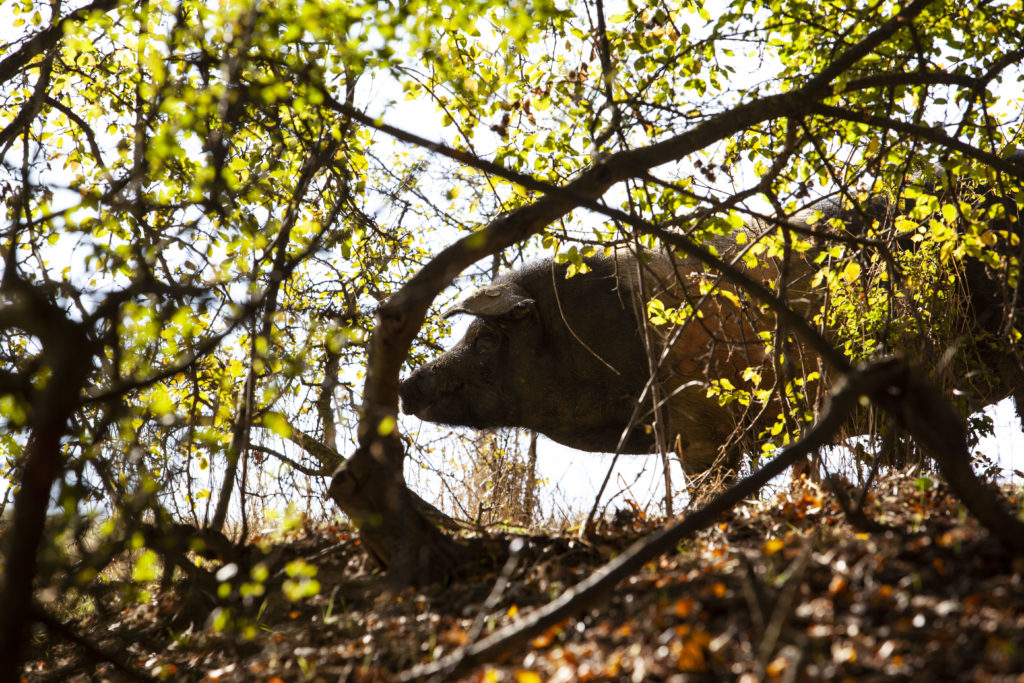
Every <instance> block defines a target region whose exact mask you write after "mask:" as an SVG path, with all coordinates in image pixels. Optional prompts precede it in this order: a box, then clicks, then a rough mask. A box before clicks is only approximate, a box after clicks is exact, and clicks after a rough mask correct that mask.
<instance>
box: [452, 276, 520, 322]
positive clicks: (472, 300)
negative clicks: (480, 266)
mask: <svg viewBox="0 0 1024 683" xmlns="http://www.w3.org/2000/svg"><path fill="white" fill-rule="evenodd" d="M535 303H536V302H535V301H534V300H533V299H532V298H530V295H529V294H528V293H527V291H526V290H525V289H523V288H522V287H520V286H519V285H517V284H515V283H514V282H505V283H502V284H500V285H489V286H487V287H483V288H482V289H480V290H479V291H477V292H474V293H473V294H471V295H469V296H468V297H466V299H464V300H463V301H461V302H459V303H457V304H455V305H454V306H452V307H451V308H449V309H448V310H447V311H445V312H444V313H442V314H441V317H442V318H448V317H451V316H453V315H455V314H456V313H469V314H470V315H475V316H479V317H481V318H506V317H507V318H522V317H525V316H526V315H527V314H528V313H529V312H530V311H531V310H532V309H533V305H534V304H535Z"/></svg>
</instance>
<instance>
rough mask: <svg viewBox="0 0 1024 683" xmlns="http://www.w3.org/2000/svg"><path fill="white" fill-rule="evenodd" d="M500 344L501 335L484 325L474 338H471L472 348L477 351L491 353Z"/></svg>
mask: <svg viewBox="0 0 1024 683" xmlns="http://www.w3.org/2000/svg"><path fill="white" fill-rule="evenodd" d="M500 345H501V337H500V336H499V335H498V333H497V332H495V331H494V330H489V329H487V328H486V327H485V328H484V329H482V330H480V333H479V334H477V336H476V339H474V340H473V350H474V351H476V352H477V353H493V352H495V351H497V350H498V347H499V346H500Z"/></svg>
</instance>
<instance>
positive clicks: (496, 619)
mask: <svg viewBox="0 0 1024 683" xmlns="http://www.w3.org/2000/svg"><path fill="white" fill-rule="evenodd" d="M1003 493H1004V494H1005V495H1006V497H1007V500H1008V501H1009V503H1010V504H1011V505H1012V506H1013V508H1014V509H1015V510H1017V511H1018V512H1019V511H1020V510H1021V509H1022V507H1024V494H1022V493H1021V490H1020V488H1019V487H1006V486H1004V487H1003ZM863 512H864V513H865V514H866V516H867V518H868V519H870V520H871V521H872V522H874V523H876V525H884V526H885V527H886V528H885V529H882V528H881V527H878V526H876V527H874V529H873V530H872V531H871V532H868V531H864V530H863V525H861V527H855V526H854V525H852V524H851V522H850V521H849V518H848V517H847V516H846V515H844V514H843V512H842V511H841V510H840V509H839V507H838V506H837V503H836V499H835V496H834V495H833V494H832V493H831V492H830V491H827V490H824V489H821V488H819V487H817V486H815V485H813V484H810V483H808V482H806V481H797V482H794V483H792V484H791V485H789V487H788V488H787V489H786V490H783V491H782V492H781V493H779V494H777V495H776V496H775V497H774V498H773V499H771V500H767V501H761V502H750V503H747V504H744V505H742V506H740V507H737V508H735V509H734V510H733V511H732V512H731V513H730V514H729V515H728V516H726V517H723V518H722V519H721V521H720V523H718V524H717V525H715V526H714V527H713V528H711V529H708V530H706V531H704V532H702V533H701V534H699V535H698V536H697V537H696V538H694V539H692V540H690V541H687V542H686V543H684V544H682V545H681V546H679V547H678V549H677V552H675V553H671V554H668V555H664V556H662V557H661V558H660V559H659V560H658V561H656V562H651V563H648V564H647V565H646V566H645V567H644V568H643V570H642V571H640V572H639V573H637V574H635V575H634V576H632V577H631V578H629V579H627V580H625V581H623V582H622V583H620V584H619V586H618V587H617V589H616V590H615V591H614V592H613V593H612V594H611V595H610V596H606V597H605V598H604V599H602V601H601V602H600V603H599V604H598V605H597V606H596V607H592V608H589V609H586V610H585V611H584V613H583V614H582V615H580V616H579V617H578V618H575V619H570V620H568V621H566V622H563V623H562V624H561V625H559V626H558V627H556V628H553V629H550V630H548V631H546V632H543V633H540V634H537V635H535V636H533V637H532V638H531V639H530V641H529V644H528V645H527V646H526V647H525V648H517V649H514V650H513V651H512V652H511V653H510V654H509V655H507V656H505V657H504V658H502V659H501V660H499V661H494V662H491V663H489V664H487V665H484V666H481V667H479V668H477V669H475V670H473V671H472V672H471V673H470V674H468V675H465V676H462V677H461V678H459V679H458V680H466V681H488V682H489V681H516V682H517V683H529V682H532V681H551V682H554V681H684V680H714V681H718V680H743V681H755V680H772V681H776V680H777V681H800V680H844V679H845V680H856V681H873V680H886V681H900V680H906V681H1024V557H1016V558H1015V557H1013V556H1012V555H1011V554H1009V553H1007V552H1005V551H1003V550H1002V549H1001V548H1000V546H998V545H997V544H996V543H995V541H993V540H992V539H991V538H990V537H989V535H988V534H987V533H986V532H985V531H984V529H982V528H981V527H980V526H979V524H978V523H977V522H976V521H974V520H973V519H972V518H970V517H969V516H967V514H966V513H965V511H964V508H963V506H962V505H961V504H960V503H959V502H958V501H957V500H956V499H955V498H954V496H953V495H952V494H951V493H950V491H949V490H948V489H947V488H946V486H945V485H944V484H943V483H942V482H941V481H939V480H938V479H937V478H934V477H932V478H927V477H921V476H912V475H900V474H894V475H888V476H887V477H885V478H883V479H882V480H880V481H878V482H877V483H876V484H875V485H874V486H873V487H872V489H871V492H870V493H869V494H868V495H867V496H866V500H865V502H864V506H863ZM661 524H662V522H661V521H659V520H649V519H644V518H643V517H642V516H641V515H638V514H637V513H635V512H631V511H628V510H627V511H624V512H623V513H620V514H618V515H616V522H614V523H610V524H609V525H607V526H606V527H605V528H604V529H602V530H600V531H599V532H598V533H597V534H595V535H593V536H592V537H590V538H588V539H587V540H585V541H584V540H580V539H579V538H577V537H576V535H575V534H569V533H561V534H551V535H546V536H530V537H528V538H525V541H526V543H525V547H524V549H523V550H522V551H521V553H520V554H519V561H518V564H517V566H516V569H515V571H514V572H512V574H511V575H510V579H511V580H510V582H509V584H508V586H507V587H506V589H505V590H504V591H502V592H501V594H500V595H499V596H496V602H495V601H494V599H492V601H491V603H490V604H491V605H493V606H490V607H487V608H485V603H486V602H487V601H488V596H489V595H490V594H491V592H492V588H493V587H494V585H495V581H496V578H497V574H496V573H495V572H490V573H488V574H485V575H483V576H479V577H477V578H475V579H460V580H458V581H456V582H453V583H451V584H450V585H447V586H440V585H436V586H431V587H427V588H425V589H421V590H415V591H414V590H405V591H395V590H392V589H389V588H388V586H387V584H386V583H385V582H384V581H383V580H382V578H381V577H380V575H379V574H376V573H374V572H373V571H372V564H373V563H372V561H370V560H369V559H368V558H367V557H366V556H365V554H364V553H363V551H362V550H361V549H360V547H359V544H358V541H357V540H356V538H355V536H353V535H352V534H350V533H348V532H346V531H344V530H340V529H338V528H334V527H331V528H322V529H317V530H305V531H303V532H302V533H300V534H296V535H294V537H292V538H290V539H284V540H280V541H278V542H277V544H276V548H275V552H277V551H281V552H283V557H286V558H287V557H290V558H303V559H305V561H306V562H308V563H309V564H310V565H313V566H315V567H316V568H317V576H316V578H317V580H318V581H319V583H320V591H319V593H318V594H317V595H316V596H314V597H310V598H305V599H301V600H297V601H294V602H292V601H289V600H286V599H285V598H284V597H282V596H281V592H280V591H279V590H278V591H275V593H274V597H272V598H271V599H267V600H263V599H262V598H260V599H258V600H257V599H250V600H248V601H239V602H237V604H236V607H235V608H234V611H233V612H231V613H230V614H233V615H235V617H236V618H235V621H234V622H232V623H231V626H230V627H228V628H224V629H222V630H219V631H218V630H217V629H215V628H214V627H213V622H214V621H217V619H216V618H213V617H211V616H210V614H209V613H207V615H206V616H205V618H196V619H195V623H193V624H191V625H190V624H188V623H185V621H186V619H183V615H184V614H187V613H188V612H189V609H187V608H186V607H187V605H189V604H191V605H192V608H190V609H192V611H195V610H194V608H195V601H194V600H193V601H192V602H191V603H190V590H191V589H189V588H188V587H187V586H186V584H185V583H183V582H179V583H177V584H174V585H173V586H172V588H170V589H165V590H162V591H157V590H154V591H153V592H152V594H151V595H150V596H149V598H148V599H144V600H142V601H138V600H136V603H135V604H132V605H129V606H124V605H108V606H106V607H105V608H104V609H102V610H94V611H92V612H91V613H89V614H86V615H84V616H81V617H78V618H76V619H73V620H70V621H68V622H67V623H66V624H65V625H66V627H68V629H69V630H70V631H73V632H74V634H77V635H75V636H71V635H70V634H69V633H68V632H64V631H62V630H61V629H60V628H58V627H52V626H51V627H50V628H48V629H45V630H44V629H42V627H40V628H39V630H37V632H36V633H35V637H34V642H33V646H32V647H33V649H32V653H31V660H30V663H29V664H28V665H27V667H26V668H25V672H24V676H25V679H26V680H28V681H58V680H59V681H86V680H115V681H116V680H130V678H131V676H130V675H129V674H125V673H123V672H122V671H120V670H118V669H117V668H116V667H115V665H114V664H113V663H111V662H110V661H104V660H105V658H107V657H109V658H110V659H114V660H117V661H119V662H120V664H121V665H122V666H124V667H125V668H126V669H130V670H132V671H134V672H136V673H137V674H138V675H140V676H143V677H152V678H154V679H163V680H203V681H225V682H226V681H279V680H282V681H307V680H308V681H338V680H341V681H348V680H351V681H390V680H394V679H395V678H396V676H397V674H398V673H400V672H403V671H407V670H409V669H410V668H411V667H413V666H415V665H417V664H419V663H422V662H428V661H432V660H434V659H437V658H439V657H441V656H442V655H445V654H448V653H451V652H453V651H455V650H457V649H458V648H459V647H460V646H463V645H465V644H467V643H468V642H470V641H471V640H475V639H479V638H480V637H483V636H486V635H487V634H489V633H492V632H493V631H494V630H495V629H496V628H500V627H502V626H505V625H507V624H509V623H512V622H515V621H517V620H518V619H522V618H524V616H525V615H527V614H528V613H529V612H530V611H531V610H533V609H535V608H537V607H538V606H541V605H543V604H545V603H547V602H548V601H550V600H551V599H552V598H554V597H557V596H559V595H560V594H562V593H563V592H564V591H566V590H567V589H569V588H570V587H572V586H573V585H574V584H576V583H577V582H578V581H580V580H581V579H583V578H585V577H588V576H590V575H591V574H593V573H594V572H596V571H597V570H598V569H599V568H600V567H601V566H602V565H603V564H604V563H605V562H606V561H607V560H608V559H610V558H611V557H613V556H614V555H616V554H617V553H619V552H621V551H622V550H624V549H625V548H627V547H628V546H629V545H630V544H631V543H633V542H635V541H637V540H638V539H641V538H643V537H644V536H645V535H647V534H649V533H650V532H651V531H652V530H655V529H657V528H658V527H659V526H660V525H661ZM279 557H281V555H279ZM268 595H271V594H270V593H268ZM191 597H194V596H191ZM246 602H248V607H247V605H246ZM219 614H220V615H221V616H222V617H223V616H224V615H226V614H229V613H227V612H219ZM222 621H223V620H222ZM73 640H78V642H73ZM112 653H113V654H112ZM438 680H453V679H451V677H441V678H439V679H438Z"/></svg>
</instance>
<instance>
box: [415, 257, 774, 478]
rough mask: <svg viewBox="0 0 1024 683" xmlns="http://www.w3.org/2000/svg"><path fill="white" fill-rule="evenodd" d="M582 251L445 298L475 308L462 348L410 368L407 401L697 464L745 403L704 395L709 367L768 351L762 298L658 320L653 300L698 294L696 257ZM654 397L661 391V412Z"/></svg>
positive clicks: (584, 446) (482, 423)
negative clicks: (576, 261)
mask: <svg viewBox="0 0 1024 683" xmlns="http://www.w3.org/2000/svg"><path fill="white" fill-rule="evenodd" d="M583 263H584V264H585V266H586V269H585V270H586V272H584V273H580V274H576V275H575V276H574V277H570V278H566V271H567V269H568V267H569V266H568V264H567V263H556V262H554V261H552V260H542V261H538V262H535V263H532V264H530V265H527V266H525V267H523V268H521V269H519V270H516V271H513V272H511V273H508V274H506V275H504V276H503V277H501V278H499V279H497V280H495V281H494V282H493V283H492V284H490V285H487V286H485V287H483V288H482V289H480V290H479V291H477V292H476V293H474V294H472V295H471V296H469V297H468V298H466V299H465V300H463V301H462V302H460V303H458V304H457V305H455V306H454V307H453V308H451V309H450V310H448V311H447V312H446V313H445V316H451V315H455V314H459V313H462V314H469V315H473V316H475V319H474V320H473V321H472V322H471V323H470V325H469V328H468V330H467V331H466V334H465V336H464V337H463V338H462V339H461V340H460V341H459V342H458V343H457V344H456V345H455V346H454V347H453V348H452V349H450V350H449V351H447V352H445V353H443V354H442V355H441V356H440V357H438V358H437V359H436V360H434V361H432V362H430V363H428V364H426V365H424V366H423V367H420V368H418V369H417V370H416V371H414V372H413V373H412V374H411V375H410V376H409V377H408V378H407V379H405V380H404V381H403V382H402V384H401V391H400V393H401V401H402V409H403V411H404V412H405V413H409V414H413V415H416V416H417V417H419V418H421V419H424V420H428V421H431V422H439V423H443V424H448V425H463V426H469V427H475V428H479V429H485V428H495V427H525V428H527V429H531V430H534V431H537V432H539V433H541V434H544V435H545V436H547V437H549V438H550V439H552V440H554V441H556V442H558V443H561V444H564V445H566V446H570V447H572V448H577V449H580V450H585V451H595V452H621V453H649V452H652V451H655V450H658V449H659V448H660V447H667V448H668V449H671V450H675V451H676V452H677V453H678V454H679V456H680V461H681V463H682V464H683V469H684V471H685V472H686V473H687V474H688V475H690V476H693V475H696V474H699V473H701V472H704V471H705V470H708V469H709V468H710V467H711V466H712V465H713V464H715V463H716V462H717V461H720V460H721V459H722V458H723V454H724V453H725V452H726V449H725V448H724V446H725V445H726V444H728V443H729V438H730V435H732V434H733V432H734V431H735V429H736V426H737V423H738V420H739V418H740V416H738V415H737V414H736V411H735V410H732V409H730V408H727V407H726V406H723V405H721V404H720V402H719V400H718V399H717V398H716V397H709V396H708V395H707V394H708V392H707V380H706V378H707V377H720V376H723V374H724V375H726V376H729V377H731V378H733V379H734V380H735V382H736V383H737V384H739V383H740V382H742V379H741V374H742V373H743V370H744V369H745V368H747V367H748V366H752V365H758V364H763V363H764V360H765V358H764V345H763V343H762V342H761V340H760V339H759V338H758V336H757V332H758V331H759V330H760V329H764V328H766V326H767V324H768V321H766V320H764V319H763V316H762V315H761V314H760V312H758V311H757V310H756V307H753V306H744V305H740V306H737V305H735V303H734V302H733V301H732V300H729V299H727V298H725V297H721V296H717V297H716V296H712V297H708V298H707V299H705V300H704V301H703V303H702V305H701V306H700V311H701V313H702V317H701V318H700V319H699V320H694V322H693V324H690V325H686V326H684V327H683V328H682V330H681V332H679V333H675V332H671V331H668V330H665V329H658V328H655V327H653V326H651V325H649V324H648V320H647V310H646V302H647V301H648V300H649V299H650V298H652V297H658V298H659V300H664V303H666V305H667V306H668V307H675V306H676V305H677V304H678V303H679V302H680V301H682V300H690V301H692V302H696V301H697V300H698V299H700V294H699V292H698V288H699V283H700V281H701V280H703V279H704V278H705V274H704V272H703V268H702V267H701V266H700V265H699V263H697V262H696V261H693V260H690V259H678V258H676V257H673V256H670V255H668V254H662V253H657V254H655V253H644V254H641V255H639V256H636V255H634V254H632V253H629V252H628V251H624V250H619V251H617V252H615V253H614V254H612V255H608V256H603V255H602V256H593V257H590V258H586V259H584V260H583ZM641 283H642V284H641ZM666 349H669V351H670V352H669V353H668V354H664V352H665V351H666ZM663 355H665V357H664V358H662V356H663ZM659 360H661V363H660V364H659V363H658V362H657V361H659ZM648 384H650V386H649V387H648ZM645 387H647V392H646V393H647V396H648V399H649V400H647V401H646V408H643V406H642V408H643V409H641V410H640V411H639V413H638V412H637V407H638V400H639V399H640V397H641V395H642V394H644V393H645V392H644V390H645ZM651 398H653V399H656V400H659V401H663V402H664V406H663V408H662V409H661V410H659V411H657V413H658V414H657V415H656V416H657V418H658V419H654V418H655V414H651V410H650V406H651V404H652V401H651V400H650V399H651ZM721 462H722V464H723V465H724V466H726V467H733V466H735V462H733V461H730V460H728V459H726V460H721Z"/></svg>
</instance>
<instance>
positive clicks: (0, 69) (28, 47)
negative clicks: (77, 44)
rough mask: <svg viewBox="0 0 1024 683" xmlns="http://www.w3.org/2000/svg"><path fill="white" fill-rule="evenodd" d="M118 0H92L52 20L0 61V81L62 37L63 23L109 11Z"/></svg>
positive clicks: (75, 22) (3, 81)
mask: <svg viewBox="0 0 1024 683" xmlns="http://www.w3.org/2000/svg"><path fill="white" fill-rule="evenodd" d="M120 4H121V2H120V0H93V2H90V3H89V4H88V5H85V6H83V7H80V8H78V9H76V10H75V11H73V12H71V13H70V14H68V15H67V16H66V17H64V18H63V19H60V20H58V21H55V22H53V25H52V26H50V27H49V28H47V29H44V30H42V31H40V32H39V33H37V34H36V35H34V36H32V37H31V38H29V39H28V40H27V41H26V42H25V43H24V44H23V45H22V46H21V47H20V48H18V50H17V51H15V52H14V53H13V54H11V55H8V56H7V57H6V58H5V59H4V60H3V61H0V83H6V82H7V81H9V80H10V79H11V78H13V77H14V75H15V74H16V73H17V72H18V70H19V69H21V68H22V67H23V66H25V65H26V64H28V63H29V62H30V61H32V60H33V59H34V58H35V57H36V56H37V55H41V54H43V53H44V52H46V51H47V50H49V49H50V48H52V47H53V46H54V44H56V42H57V41H58V40H60V39H61V38H63V37H64V24H65V23H68V22H69V23H72V24H77V23H81V22H83V21H85V20H86V19H88V18H89V16H90V15H92V13H93V12H109V11H110V10H112V9H114V8H115V7H117V6H118V5H120Z"/></svg>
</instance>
